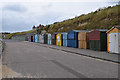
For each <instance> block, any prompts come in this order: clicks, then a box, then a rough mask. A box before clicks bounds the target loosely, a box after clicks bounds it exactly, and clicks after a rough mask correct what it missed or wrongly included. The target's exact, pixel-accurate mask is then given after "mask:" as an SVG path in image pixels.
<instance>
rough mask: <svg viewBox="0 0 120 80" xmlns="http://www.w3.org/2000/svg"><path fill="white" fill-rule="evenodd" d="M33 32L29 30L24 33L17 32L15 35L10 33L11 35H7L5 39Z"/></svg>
mask: <svg viewBox="0 0 120 80" xmlns="http://www.w3.org/2000/svg"><path fill="white" fill-rule="evenodd" d="M33 31H34V30H30V31H25V32H17V33H11V34H8V35H6V39H9V38H11V37H12V36H14V35H19V34H26V33H31V32H33Z"/></svg>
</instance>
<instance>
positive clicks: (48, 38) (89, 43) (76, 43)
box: [29, 26, 120, 53]
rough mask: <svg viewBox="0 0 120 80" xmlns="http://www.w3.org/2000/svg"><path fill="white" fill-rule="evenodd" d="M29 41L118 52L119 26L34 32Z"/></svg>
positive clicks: (119, 46) (119, 41) (119, 47)
mask: <svg viewBox="0 0 120 80" xmlns="http://www.w3.org/2000/svg"><path fill="white" fill-rule="evenodd" d="M29 41H30V42H38V43H43V44H49V45H57V46H65V47H73V48H81V49H91V50H96V51H108V52H109V53H120V26H114V27H113V28H111V29H110V30H103V29H96V30H92V31H86V30H71V31H70V32H68V33H59V32H56V33H52V34H50V33H45V34H39V35H37V34H35V35H33V36H30V37H29Z"/></svg>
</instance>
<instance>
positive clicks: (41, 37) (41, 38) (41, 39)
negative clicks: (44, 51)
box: [38, 34, 44, 44]
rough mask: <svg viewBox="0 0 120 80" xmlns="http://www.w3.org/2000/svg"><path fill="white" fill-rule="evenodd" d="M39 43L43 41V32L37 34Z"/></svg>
mask: <svg viewBox="0 0 120 80" xmlns="http://www.w3.org/2000/svg"><path fill="white" fill-rule="evenodd" d="M38 42H39V43H42V44H43V43H44V34H39V40H38Z"/></svg>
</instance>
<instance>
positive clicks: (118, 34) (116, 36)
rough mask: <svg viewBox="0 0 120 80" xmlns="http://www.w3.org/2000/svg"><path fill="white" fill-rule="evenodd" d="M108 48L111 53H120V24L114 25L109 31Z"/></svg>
mask: <svg viewBox="0 0 120 80" xmlns="http://www.w3.org/2000/svg"><path fill="white" fill-rule="evenodd" d="M107 50H108V52H109V53H119V54H120V26H114V27H112V28H111V29H110V30H108V31H107Z"/></svg>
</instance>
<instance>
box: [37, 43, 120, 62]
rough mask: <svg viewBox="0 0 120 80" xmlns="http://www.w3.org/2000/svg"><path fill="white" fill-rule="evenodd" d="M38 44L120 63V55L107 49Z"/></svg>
mask: <svg viewBox="0 0 120 80" xmlns="http://www.w3.org/2000/svg"><path fill="white" fill-rule="evenodd" d="M36 45H40V46H43V47H49V48H52V49H57V50H62V51H65V52H70V53H75V54H79V55H83V56H87V57H92V58H96V59H101V60H106V61H111V62H115V63H120V55H118V54H112V53H107V51H93V50H89V49H87V50H85V49H79V48H70V47H63V46H56V45H48V44H39V43H36Z"/></svg>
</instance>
